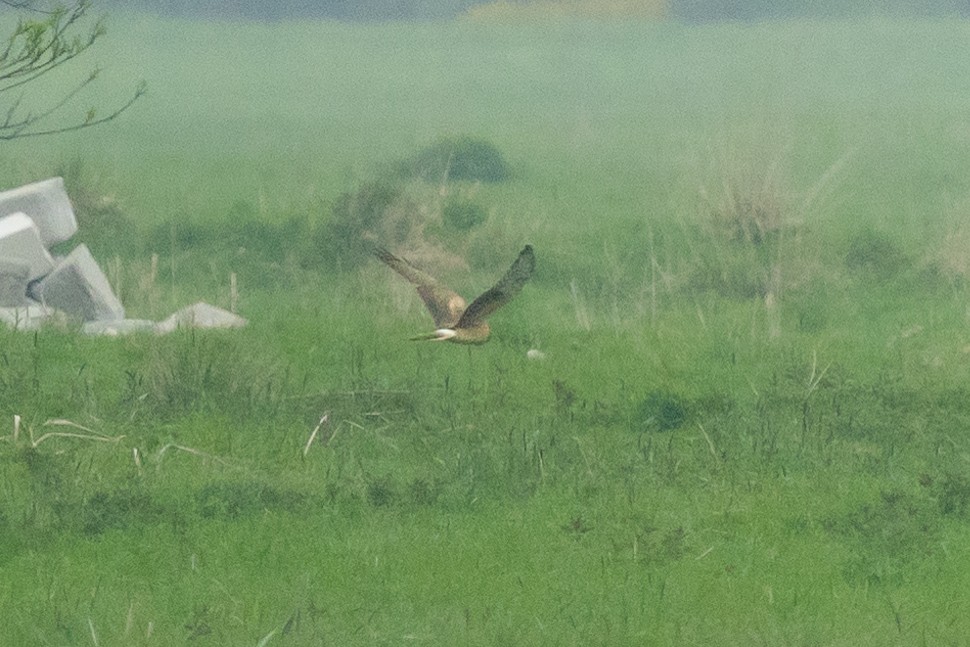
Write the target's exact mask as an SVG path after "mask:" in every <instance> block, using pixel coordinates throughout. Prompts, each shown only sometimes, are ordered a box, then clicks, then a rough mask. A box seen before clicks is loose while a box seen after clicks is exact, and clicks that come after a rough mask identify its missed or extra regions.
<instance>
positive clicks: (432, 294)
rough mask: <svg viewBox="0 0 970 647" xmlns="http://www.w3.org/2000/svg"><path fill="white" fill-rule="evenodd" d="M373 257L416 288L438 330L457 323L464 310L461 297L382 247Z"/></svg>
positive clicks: (463, 301)
mask: <svg viewBox="0 0 970 647" xmlns="http://www.w3.org/2000/svg"><path fill="white" fill-rule="evenodd" d="M374 255H375V256H377V258H379V259H381V260H382V261H384V262H385V263H386V264H387V265H388V266H390V268H391V269H392V270H394V271H395V272H397V273H398V274H400V275H401V276H403V277H404V278H406V279H407V280H408V281H409V282H411V283H413V284H414V285H415V286H417V288H418V295H420V297H421V300H422V301H424V305H425V306H426V307H427V308H428V312H430V313H431V318H432V319H434V324H435V326H437V327H438V328H451V327H452V326H454V325H455V324H457V323H458V320H459V318H460V317H461V315H462V312H464V310H465V300H464V299H463V298H461V295H459V294H457V293H455V292H453V291H452V290H450V289H448V288H446V287H445V286H443V285H441V284H440V283H438V281H436V280H435V278H434V277H433V276H431V275H430V274H427V273H426V272H423V271H421V270H419V269H418V268H416V267H415V266H413V265H411V264H410V263H408V262H407V261H406V260H404V259H403V258H399V257H397V256H395V255H394V254H392V253H391V252H389V251H387V250H386V249H384V248H383V247H377V248H375V249H374Z"/></svg>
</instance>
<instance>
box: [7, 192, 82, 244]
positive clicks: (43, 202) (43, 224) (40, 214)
mask: <svg viewBox="0 0 970 647" xmlns="http://www.w3.org/2000/svg"><path fill="white" fill-rule="evenodd" d="M17 212H22V213H25V214H27V215H28V216H30V217H31V219H33V221H34V222H35V223H36V224H37V228H38V229H39V230H40V238H41V240H42V241H43V242H44V247H50V246H51V245H55V244H57V243H62V242H64V241H65V240H68V239H69V238H70V237H71V236H73V235H74V233H75V232H76V231H77V218H76V217H75V216H74V208H73V207H72V206H71V200H70V198H68V196H67V191H66V190H65V189H64V178H60V177H52V178H50V179H47V180H41V181H40V182H32V183H31V184H25V185H24V186H21V187H17V188H16V189H10V190H8V191H0V217H3V216H7V215H10V214H12V213H17Z"/></svg>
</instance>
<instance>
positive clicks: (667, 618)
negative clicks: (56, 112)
mask: <svg viewBox="0 0 970 647" xmlns="http://www.w3.org/2000/svg"><path fill="white" fill-rule="evenodd" d="M110 27H111V31H110V33H109V35H108V37H107V38H106V39H105V40H104V41H103V43H102V44H101V45H99V47H98V48H97V58H98V60H99V61H100V62H101V63H102V64H103V65H104V67H105V71H104V73H103V78H102V79H101V80H100V84H101V92H102V93H103V94H102V95H101V96H102V97H104V99H103V100H104V101H106V102H108V103H110V102H111V100H112V97H119V98H120V97H124V96H125V95H126V94H127V92H129V91H130V90H131V89H133V87H134V84H135V83H136V82H137V81H138V80H140V79H142V78H144V79H145V80H146V81H147V82H148V84H149V91H150V94H149V95H148V96H147V97H146V98H145V99H144V100H142V101H141V102H140V103H138V104H136V106H135V108H133V109H132V110H131V111H130V112H129V113H127V114H125V115H124V116H123V117H122V118H121V119H120V120H119V121H117V122H115V123H113V124H111V125H109V126H107V127H104V128H100V129H97V130H89V131H84V132H81V133H77V134H74V135H70V136H65V137H61V138H58V139H49V140H35V141H19V142H12V143H5V144H4V147H3V149H2V150H0V180H2V185H3V186H14V185H16V184H17V183H20V182H26V181H30V180H34V179H40V178H42V177H46V176H48V175H51V174H55V173H62V174H64V175H65V176H66V178H67V180H68V185H69V187H70V188H71V192H72V197H74V199H75V201H76V202H77V205H76V206H77V210H78V213H79V219H80V220H81V232H80V233H79V239H81V240H84V241H86V242H87V243H88V244H89V246H90V247H91V248H92V250H93V252H94V254H95V256H96V257H97V258H98V259H99V260H100V261H101V264H102V266H103V267H105V269H106V272H107V274H108V275H109V278H111V280H112V281H113V283H114V284H115V287H116V289H117V290H118V292H119V293H120V294H121V296H122V299H123V300H124V302H125V304H126V306H127V309H128V311H129V315H130V316H132V317H144V318H156V319H161V318H163V317H164V316H166V315H167V314H168V313H170V312H171V311H172V310H174V309H175V308H177V307H181V306H184V305H187V304H189V303H192V302H194V301H197V300H200V299H203V300H207V301H209V302H211V303H214V304H216V305H220V306H222V307H228V306H229V305H230V289H229V281H230V279H229V277H230V274H233V273H235V275H236V276H237V277H238V310H239V312H240V314H242V315H243V316H245V317H247V318H248V319H249V320H250V322H251V323H250V325H249V326H248V327H247V328H245V329H243V330H241V331H234V332H231V333H223V332H219V333H216V332H188V331H180V332H177V333H175V334H173V335H170V336H167V337H149V336H133V337H128V338H110V339H108V338H87V337H80V336H78V335H75V334H73V333H71V332H70V331H63V330H58V329H49V330H42V331H40V332H38V333H36V334H30V333H27V334H24V333H19V334H15V333H13V332H8V331H0V636H3V637H4V638H3V642H4V644H8V643H9V644H11V645H14V644H16V645H104V646H107V645H181V644H191V645H230V644H231V645H254V646H255V645H260V646H265V645H402V644H426V645H443V644H444V645H447V644H467V645H510V644H513V645H518V644H522V645H527V644H536V645H751V644H764V645H853V646H856V645H948V644H952V645H957V644H962V643H963V641H965V637H966V636H967V635H970V600H968V598H967V596H966V594H965V590H966V582H967V581H968V578H970V437H968V430H970V387H968V386H967V385H968V384H970V382H968V378H970V331H968V326H970V321H968V318H970V314H968V313H970V308H968V306H970V299H968V297H970V294H968V286H967V273H968V272H970V261H968V258H970V220H968V218H970V116H968V115H970V110H968V108H970V75H968V74H967V70H966V69H965V68H966V63H965V59H966V56H965V51H966V41H967V37H968V36H970V25H967V24H964V23H960V22H929V21H927V22H903V21H891V20H873V21H857V22H818V23H809V22H799V23H781V24H765V25H753V26H742V25H708V26H693V27H685V26H677V25H673V24H668V25H654V24H637V23H608V22H606V23H594V22H590V23H577V22H562V23H555V24H553V25H524V26H508V25H504V26H503V25H481V24H475V23H471V22H457V23H453V24H423V25H408V26H405V25H370V26H347V25H336V24H287V23H283V24H275V25H252V24H245V23H229V24H211V23H210V24H205V23H193V22H182V21H163V20H160V19H154V18H153V19H144V20H138V19H136V18H134V17H116V19H114V20H113V21H112V22H111V23H110ZM90 62H91V63H92V64H93V62H94V61H93V59H92V60H91V61H90ZM55 81H57V80H56V79H55ZM85 109H86V106H85ZM461 136H469V137H473V138H477V139H478V140H484V141H487V142H489V143H490V144H491V145H493V146H494V147H495V148H496V149H498V150H499V151H501V152H502V154H503V155H504V156H505V159H506V160H507V161H508V163H509V166H510V167H511V178H510V179H509V180H508V181H505V182H501V183H475V182H467V181H466V182H462V181H445V180H443V179H442V180H435V179H433V178H432V179H431V180H428V179H420V178H414V177H411V178H403V179H402V178H401V177H400V176H399V175H395V172H394V170H395V169H397V168H400V167H401V165H402V164H404V163H406V161H407V160H413V159H415V155H417V154H419V152H420V151H422V150H426V147H428V146H433V145H434V143H435V142H439V141H442V140H441V138H442V137H461ZM402 160H404V161H405V162H402ZM375 186H379V187H383V188H379V189H374V188H373V187H375ZM388 187H389V188H388ZM385 190H386V191H388V192H389V193H382V191H385ZM375 195H376V196H377V197H376V198H374V196H375ZM386 195H390V196H391V197H390V198H387V203H386V204H385V203H383V202H380V200H384V198H383V197H381V196H386ZM371 199H374V200H378V202H379V203H380V205H381V206H382V209H383V207H387V208H386V209H383V210H381V209H378V211H377V212H376V213H378V216H379V217H380V218H384V220H382V221H381V222H380V223H378V224H377V225H376V227H377V229H378V230H379V231H383V232H384V233H386V234H387V235H392V234H393V235H398V234H400V238H399V239H398V240H396V241H391V242H396V243H397V244H398V246H399V247H400V248H401V249H402V251H408V249H411V251H414V252H415V253H419V252H420V253H423V254H424V256H423V258H424V260H425V261H426V262H427V263H428V265H429V267H431V268H432V269H433V270H434V271H435V272H436V273H439V274H440V275H441V276H442V278H444V279H447V280H448V281H449V282H450V283H452V284H453V285H454V287H455V288H457V289H458V290H459V291H461V292H462V293H465V294H467V295H469V296H471V295H473V294H474V293H476V291H480V290H483V289H484V288H486V287H487V286H489V285H490V284H491V282H492V281H494V280H495V278H497V277H498V276H499V275H501V273H502V272H503V271H504V269H505V268H506V267H507V266H508V264H509V262H511V260H512V259H513V258H514V257H515V254H516V253H517V252H518V250H519V249H521V247H522V245H523V244H525V243H531V244H532V245H533V246H534V247H535V250H536V255H537V259H538V268H537V271H536V274H535V276H534V278H533V280H532V281H531V282H530V283H529V284H528V285H527V286H526V288H525V289H524V291H523V293H522V294H521V296H520V297H519V298H518V299H517V300H516V301H514V302H513V303H512V304H510V305H508V306H507V307H506V308H505V309H504V310H502V311H500V312H499V313H498V314H496V315H495V317H494V318H493V320H492V327H493V339H492V340H491V341H490V342H489V343H488V344H487V345H484V346H481V347H475V348H472V349H471V350H470V351H469V350H466V349H465V348H462V347H459V346H454V345H448V344H415V343H411V342H408V341H407V338H408V337H409V336H411V335H413V334H417V333H420V332H424V331H426V330H428V326H429V325H430V321H429V318H428V317H427V316H426V314H425V313H424V312H423V310H422V306H421V304H420V302H419V300H418V298H417V296H416V295H415V294H413V293H412V291H411V289H410V288H409V287H408V286H407V285H405V284H404V282H403V281H401V280H400V278H399V277H397V276H395V275H393V273H392V272H391V271H390V270H389V269H388V268H386V267H384V266H382V265H381V264H380V263H379V262H378V261H376V260H374V259H370V260H368V259H366V258H361V257H360V256H354V255H352V254H350V253H349V252H348V251H347V249H349V248H352V247H353V246H354V245H355V244H356V242H355V241H354V240H351V239H350V238H344V239H340V238H339V237H337V234H335V233H334V232H335V231H336V232H338V233H339V232H344V234H345V235H346V232H347V231H348V229H346V227H345V229H340V230H337V229H334V228H333V227H334V223H335V222H336V221H338V220H339V219H340V218H341V217H347V218H350V217H351V216H353V217H361V218H362V217H364V216H366V215H367V214H368V213H371V212H366V213H365V212H364V211H362V209H363V207H361V206H360V205H361V204H365V203H366V204H370V203H368V202H367V200H371ZM451 203H455V204H461V205H468V204H472V205H477V207H478V208H480V209H481V210H482V211H483V212H484V213H485V214H486V216H487V218H486V219H485V221H484V222H483V223H481V224H478V225H477V226H475V227H471V228H469V229H467V230H462V231H456V230H455V229H454V228H449V227H448V225H447V223H446V222H443V221H442V217H443V216H442V214H443V213H445V211H446V209H445V207H446V206H447V205H448V204H451ZM340 205H344V207H340ZM346 205H350V206H346ZM342 208H343V209H344V210H343V211H342V210H341V209H342ZM476 213H477V212H476ZM341 214H343V216H342V215H341ZM347 214H350V216H348V215H347ZM351 220H352V218H351ZM385 221H386V222H385ZM338 224H339V223H338ZM343 224H344V225H346V226H347V227H350V225H353V222H350V224H347V223H343ZM381 227H384V229H380V228H381ZM402 228H405V229H402ZM363 229H366V227H362V230H363ZM350 231H355V230H353V229H352V227H351V229H350ZM401 231H404V233H403V234H401ZM388 232H391V233H388ZM394 232H397V233H394ZM153 255H154V261H153ZM456 259H467V263H465V262H463V261H461V260H456ZM533 348H535V349H539V350H541V351H542V352H543V353H545V356H546V357H545V359H544V360H542V361H533V360H530V359H527V357H526V352H527V351H528V350H529V349H533ZM15 417H16V420H17V422H16V423H15ZM314 434H315V435H314ZM311 436H313V439H312V442H309V441H310V440H311Z"/></svg>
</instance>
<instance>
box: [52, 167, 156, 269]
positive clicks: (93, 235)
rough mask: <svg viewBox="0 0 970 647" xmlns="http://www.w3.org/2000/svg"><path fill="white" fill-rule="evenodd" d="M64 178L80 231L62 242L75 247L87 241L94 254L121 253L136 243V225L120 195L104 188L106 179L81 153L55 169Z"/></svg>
mask: <svg viewBox="0 0 970 647" xmlns="http://www.w3.org/2000/svg"><path fill="white" fill-rule="evenodd" d="M54 174H55V175H59V176H61V177H62V178H64V187H65V189H66V190H67V194H68V195H69V196H70V198H71V205H72V206H73V207H74V215H75V217H76V218H77V223H78V231H77V234H75V235H74V236H73V237H72V238H71V240H70V241H66V242H64V243H62V244H61V246H62V247H64V248H66V249H65V250H64V251H67V250H68V249H72V248H74V247H76V246H77V245H78V244H79V243H85V244H87V246H88V247H90V248H91V249H92V250H93V251H94V253H95V254H99V255H100V254H104V253H111V254H118V253H121V252H124V251H127V250H130V249H131V248H132V247H134V246H135V244H136V234H137V233H138V230H137V228H136V227H135V225H134V223H133V222H132V220H131V218H130V217H129V216H128V214H127V213H126V212H125V209H124V207H123V206H122V204H121V202H120V201H119V200H118V198H117V197H116V196H115V195H114V194H113V193H112V192H111V191H110V190H108V189H106V188H105V186H104V185H105V184H106V183H105V181H104V179H103V178H102V177H101V176H100V175H98V174H95V173H93V172H92V171H91V170H90V167H88V166H87V165H86V164H85V163H84V161H83V160H82V159H81V158H80V157H75V158H72V159H70V160H68V161H66V162H63V163H62V164H61V165H60V166H59V167H58V168H57V169H55V171H54Z"/></svg>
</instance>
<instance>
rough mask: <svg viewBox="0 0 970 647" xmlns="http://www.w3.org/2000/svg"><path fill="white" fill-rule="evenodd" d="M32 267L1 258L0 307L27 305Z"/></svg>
mask: <svg viewBox="0 0 970 647" xmlns="http://www.w3.org/2000/svg"><path fill="white" fill-rule="evenodd" d="M28 283H30V267H28V266H27V264H26V263H18V262H16V261H7V260H3V259H2V258H0V307H5V308H7V307H17V306H24V305H27V284H28Z"/></svg>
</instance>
